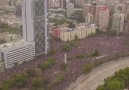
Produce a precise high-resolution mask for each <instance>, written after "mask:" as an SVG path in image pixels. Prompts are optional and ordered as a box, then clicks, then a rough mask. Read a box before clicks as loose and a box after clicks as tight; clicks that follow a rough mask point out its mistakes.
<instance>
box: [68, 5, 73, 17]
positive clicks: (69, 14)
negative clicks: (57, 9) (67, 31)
mask: <svg viewBox="0 0 129 90" xmlns="http://www.w3.org/2000/svg"><path fill="white" fill-rule="evenodd" d="M72 14H74V4H72V3H68V4H67V17H68V18H70V17H71V15H72Z"/></svg>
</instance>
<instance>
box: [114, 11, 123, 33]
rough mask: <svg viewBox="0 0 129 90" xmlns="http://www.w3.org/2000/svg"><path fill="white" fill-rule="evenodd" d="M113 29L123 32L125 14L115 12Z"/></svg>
mask: <svg viewBox="0 0 129 90" xmlns="http://www.w3.org/2000/svg"><path fill="white" fill-rule="evenodd" d="M112 29H113V30H116V31H117V32H123V29H124V14H121V13H116V14H113V21H112Z"/></svg>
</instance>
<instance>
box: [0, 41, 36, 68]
mask: <svg viewBox="0 0 129 90" xmlns="http://www.w3.org/2000/svg"><path fill="white" fill-rule="evenodd" d="M34 57H35V43H34V42H25V41H23V40H21V41H19V42H15V43H14V42H11V43H6V44H2V45H0V62H4V66H5V68H11V67H13V66H15V65H16V64H21V63H23V62H24V61H29V60H32V59H33V58H34Z"/></svg>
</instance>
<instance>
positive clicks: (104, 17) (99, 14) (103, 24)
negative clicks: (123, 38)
mask: <svg viewBox="0 0 129 90" xmlns="http://www.w3.org/2000/svg"><path fill="white" fill-rule="evenodd" d="M95 20H96V23H97V24H98V25H99V27H100V29H102V30H103V29H105V28H107V27H108V23H109V8H108V7H107V6H97V7H96V17H95Z"/></svg>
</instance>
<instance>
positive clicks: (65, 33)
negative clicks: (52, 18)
mask: <svg viewBox="0 0 129 90" xmlns="http://www.w3.org/2000/svg"><path fill="white" fill-rule="evenodd" d="M95 33H96V26H95V25H77V26H76V27H75V28H68V27H54V28H52V35H53V37H55V38H58V39H61V40H62V41H71V40H75V39H76V38H78V39H83V38H86V37H87V36H90V35H92V34H95Z"/></svg>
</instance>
